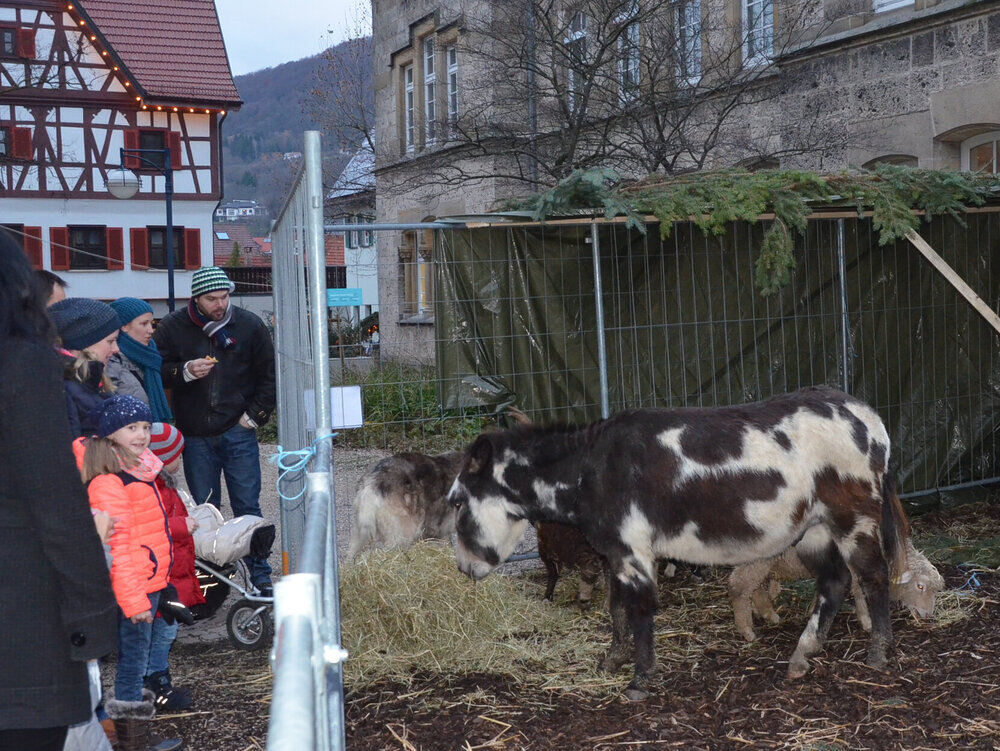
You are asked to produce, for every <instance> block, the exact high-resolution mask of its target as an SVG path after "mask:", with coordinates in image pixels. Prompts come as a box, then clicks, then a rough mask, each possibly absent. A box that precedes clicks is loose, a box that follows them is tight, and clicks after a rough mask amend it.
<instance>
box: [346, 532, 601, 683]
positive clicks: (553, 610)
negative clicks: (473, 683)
mask: <svg viewBox="0 0 1000 751" xmlns="http://www.w3.org/2000/svg"><path fill="white" fill-rule="evenodd" d="M340 596H341V603H342V604H341V616H342V619H343V620H342V631H343V642H344V646H345V648H346V649H347V650H348V652H349V653H350V659H349V660H348V661H347V663H346V675H345V678H346V680H347V682H348V684H349V686H350V687H351V688H358V687H361V686H364V685H369V684H371V683H372V682H374V681H377V680H380V679H384V678H390V679H396V680H401V681H409V680H410V678H411V677H412V676H413V675H414V674H415V673H420V672H435V673H447V674H464V673H473V672H475V673H479V672H488V673H493V674H501V675H507V676H510V677H512V678H515V679H517V680H521V679H523V677H524V676H525V674H526V673H532V674H534V675H536V676H538V675H539V674H540V673H541V672H543V671H546V670H550V669H564V670H565V669H567V668H569V667H570V666H575V668H576V669H578V670H581V671H582V672H583V673H586V674H588V676H589V677H590V678H592V679H594V680H598V681H599V682H600V683H602V684H607V682H608V678H607V677H606V676H600V677H599V678H598V676H597V675H596V663H597V660H598V658H599V656H600V655H601V654H602V653H603V651H604V649H606V647H607V643H608V641H609V640H608V639H606V638H602V637H601V636H600V635H598V634H596V631H597V630H598V629H597V628H595V627H594V626H593V624H588V620H590V618H588V617H587V616H584V615H581V614H580V613H578V612H575V611H573V610H567V609H566V608H563V607H559V606H555V605H552V604H550V603H547V602H545V601H543V600H542V599H541V598H540V596H539V592H538V588H537V585H533V584H531V583H529V582H528V581H526V580H525V579H523V578H521V577H511V576H496V575H494V576H489V577H487V578H486V579H484V580H483V581H481V582H478V583H476V584H473V582H472V581H471V580H470V579H469V578H467V577H466V576H464V575H463V574H461V573H459V571H458V569H457V567H456V565H455V553H454V550H453V549H452V548H451V547H450V546H448V545H445V544H442V543H437V542H430V541H427V542H421V543H418V544H417V545H414V546H413V547H412V548H410V549H409V550H402V551H401V550H390V551H381V550H374V551H370V552H369V553H367V554H365V555H362V556H361V557H359V558H358V559H357V560H356V561H355V562H354V563H353V564H351V565H349V566H345V567H344V569H343V570H342V572H341V589H340ZM598 610H600V609H599V608H598ZM595 617H597V618H599V619H600V617H601V613H600V612H598V613H596V614H595ZM603 620H604V621H606V616H604V619H603ZM595 636H596V638H595Z"/></svg>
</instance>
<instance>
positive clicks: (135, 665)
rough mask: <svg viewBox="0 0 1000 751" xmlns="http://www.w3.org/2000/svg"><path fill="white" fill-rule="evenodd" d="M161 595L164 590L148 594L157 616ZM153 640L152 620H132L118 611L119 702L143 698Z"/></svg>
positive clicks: (117, 682)
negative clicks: (149, 621)
mask: <svg viewBox="0 0 1000 751" xmlns="http://www.w3.org/2000/svg"><path fill="white" fill-rule="evenodd" d="M160 594H161V592H153V593H152V594H150V595H149V602H150V606H151V607H152V610H153V614H154V615H155V614H156V608H157V605H158V604H159V602H160ZM155 620H162V619H154V621H155ZM152 643H153V624H152V623H132V621H130V620H129V619H128V618H126V617H125V615H124V613H122V612H121V611H119V615H118V672H117V674H116V675H115V699H117V700H118V701H142V679H143V678H144V677H145V675H146V666H147V665H148V664H149V653H150V647H151V646H152Z"/></svg>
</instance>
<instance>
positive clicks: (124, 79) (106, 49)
mask: <svg viewBox="0 0 1000 751" xmlns="http://www.w3.org/2000/svg"><path fill="white" fill-rule="evenodd" d="M66 12H67V13H68V14H69V16H70V18H71V19H72V20H73V23H74V24H76V26H77V27H78V28H80V29H81V30H82V31H83V33H84V34H85V35H86V37H87V39H88V40H89V41H90V44H91V45H92V46H93V48H94V50H96V51H97V52H98V53H99V54H100V55H101V57H103V58H105V59H108V60H109V61H110V62H111V63H112V65H111V70H112V72H113V73H114V74H115V75H116V77H117V78H118V79H119V81H120V82H121V84H122V86H123V87H125V89H126V90H128V91H129V92H134V97H135V102H136V104H138V105H139V107H140V108H141V109H142V110H144V111H152V112H177V113H180V112H187V113H189V114H194V113H200V112H203V113H204V114H206V115H210V114H212V113H213V112H214V113H217V114H218V115H220V116H222V115H225V114H226V110H224V109H222V108H212V107H194V106H191V105H188V106H183V105H170V104H166V105H165V104H153V103H151V102H148V101H146V99H145V98H144V97H143V95H142V94H141V93H138V92H139V91H140V90H141V87H140V86H138V85H137V84H136V83H134V82H133V81H131V80H130V79H129V77H128V75H127V74H126V73H125V71H124V70H123V68H122V62H121V60H120V59H118V55H117V54H115V53H114V51H113V50H111V48H110V45H108V44H107V41H106V40H105V39H104V38H103V36H102V35H101V34H100V33H99V32H98V31H97V30H96V28H94V25H93V23H92V22H91V20H90V19H89V18H88V17H87V15H86V12H85V11H84V10H83V9H82V8H79V7H77V6H76V5H75V4H73V3H66Z"/></svg>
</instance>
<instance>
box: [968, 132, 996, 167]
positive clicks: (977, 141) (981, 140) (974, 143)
mask: <svg viewBox="0 0 1000 751" xmlns="http://www.w3.org/2000/svg"><path fill="white" fill-rule="evenodd" d="M998 141H1000V129H998V130H988V131H986V132H985V133H980V134H978V135H975V136H970V137H969V138H966V139H965V140H964V141H962V145H961V150H962V170H963V171H969V170H970V169H971V168H972V164H971V152H972V149H974V148H976V147H978V146H983V145H985V144H987V143H993V170H994V171H993V173H992V174H1000V144H998Z"/></svg>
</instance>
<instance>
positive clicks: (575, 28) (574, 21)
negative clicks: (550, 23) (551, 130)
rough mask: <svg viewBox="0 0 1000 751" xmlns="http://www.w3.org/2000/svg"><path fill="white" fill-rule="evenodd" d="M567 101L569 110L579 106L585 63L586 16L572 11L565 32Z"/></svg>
mask: <svg viewBox="0 0 1000 751" xmlns="http://www.w3.org/2000/svg"><path fill="white" fill-rule="evenodd" d="M566 58H567V59H566V66H567V68H568V71H567V76H566V77H567V83H568V87H567V88H568V90H567V101H568V104H569V109H570V111H571V112H574V111H576V109H577V107H578V106H580V103H581V102H580V97H581V96H582V95H583V86H584V66H585V65H586V63H587V16H586V15H585V14H584V13H583V11H580V10H578V11H574V12H573V14H572V16H570V21H569V28H568V29H567V32H566Z"/></svg>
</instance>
